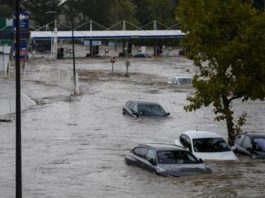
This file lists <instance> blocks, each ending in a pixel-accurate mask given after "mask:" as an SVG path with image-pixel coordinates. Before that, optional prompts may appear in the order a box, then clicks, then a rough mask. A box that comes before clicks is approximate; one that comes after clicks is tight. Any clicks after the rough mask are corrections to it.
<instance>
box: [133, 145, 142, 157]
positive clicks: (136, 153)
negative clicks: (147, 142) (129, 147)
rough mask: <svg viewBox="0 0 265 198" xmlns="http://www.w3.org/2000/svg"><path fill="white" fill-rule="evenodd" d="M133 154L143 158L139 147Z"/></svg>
mask: <svg viewBox="0 0 265 198" xmlns="http://www.w3.org/2000/svg"><path fill="white" fill-rule="evenodd" d="M133 153H134V154H135V155H137V156H139V157H140V156H141V148H139V147H137V148H135V149H134V150H133Z"/></svg>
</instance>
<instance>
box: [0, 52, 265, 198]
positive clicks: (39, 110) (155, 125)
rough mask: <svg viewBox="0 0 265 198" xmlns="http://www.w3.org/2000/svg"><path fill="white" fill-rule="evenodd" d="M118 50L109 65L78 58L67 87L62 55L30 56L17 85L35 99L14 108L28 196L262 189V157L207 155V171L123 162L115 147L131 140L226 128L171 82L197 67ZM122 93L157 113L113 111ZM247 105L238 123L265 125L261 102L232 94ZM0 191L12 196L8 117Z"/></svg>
mask: <svg viewBox="0 0 265 198" xmlns="http://www.w3.org/2000/svg"><path fill="white" fill-rule="evenodd" d="M124 62H125V60H122V59H120V60H118V61H117V63H116V64H115V68H114V74H113V75H112V74H111V64H110V63H109V60H108V59H80V60H78V61H77V71H78V73H79V79H80V90H81V95H80V96H77V97H72V96H70V97H69V95H70V94H71V92H72V88H71V85H72V84H71V83H72V82H71V72H72V65H71V60H70V59H69V60H61V61H56V62H54V61H49V60H46V59H38V60H34V61H32V62H31V63H29V64H28V65H27V67H26V70H25V72H24V73H23V75H24V76H23V82H22V86H23V91H24V92H25V93H26V94H27V95H28V96H29V97H31V98H32V99H33V100H35V101H36V102H37V104H38V105H37V106H35V107H34V108H31V109H29V110H27V111H25V112H23V115H22V137H23V142H22V145H23V154H22V155H23V194H24V197H27V198H36V197H39V198H58V197H65V198H87V197H91V198H93V197H111V198H112V197H113V198H114V197H115V198H135V197H140V198H141V197H142V198H149V197H152V198H153V197H155V198H160V197H161V198H171V197H180V198H182V197H183V198H186V197H189V198H193V197H213V198H217V197H240V198H241V197H246V198H248V197H253V198H254V197H255V198H258V197H260V198H261V197H264V193H265V189H264V176H265V173H264V172H265V166H264V164H265V161H264V160H250V159H248V158H247V157H240V160H239V161H237V162H207V164H208V165H209V166H210V167H211V168H212V170H213V174H212V175H204V176H196V177H182V178H164V177H159V176H157V175H155V174H152V173H149V172H146V171H144V170H142V169H139V168H136V167H131V166H127V165H125V163H124V161H123V160H124V155H125V154H126V153H127V152H128V151H129V150H130V149H131V148H132V147H134V146H135V145H136V144H138V143H150V142H164V143H174V139H175V138H177V137H178V135H179V134H180V133H181V132H183V131H185V130H194V129H199V130H207V131H215V132H218V133H219V134H221V135H223V136H225V137H226V126H225V124H224V123H222V122H221V123H217V122H214V121H213V117H214V114H213V112H212V111H211V108H204V109H201V110H199V111H197V112H192V113H187V112H185V111H184V110H183V106H184V105H185V104H187V101H186V97H187V95H188V94H191V93H192V92H193V89H192V88H191V87H185V86H182V87H172V86H169V85H168V84H167V80H168V78H169V77H171V76H172V75H173V76H174V75H183V76H192V75H193V74H194V73H195V72H196V70H195V68H193V66H192V64H191V62H190V61H188V60H187V59H185V58H182V57H174V58H159V59H153V58H152V59H140V60H138V59H137V60H136V59H130V62H131V66H130V68H129V73H130V77H129V78H126V77H124V72H125V64H124ZM130 99H144V100H151V101H155V102H158V103H160V104H161V105H162V106H163V107H164V108H165V109H166V111H168V112H170V113H171V115H170V116H169V117H168V118H166V119H146V118H140V119H134V118H131V117H128V116H123V115H122V106H123V105H124V103H125V102H126V101H127V100H130ZM234 107H235V109H236V114H239V113H242V112H246V113H248V117H247V119H248V120H247V123H246V125H245V126H244V130H251V131H252V130H254V131H259V132H263V133H265V127H264V126H265V122H264V115H265V103H264V102H259V101H257V102H249V103H247V104H241V103H240V102H237V103H235V104H234ZM0 145H1V146H0V160H1V161H0V169H1V172H0V177H1V180H0V195H1V196H0V197H3V198H14V197H15V153H14V152H15V122H11V123H0Z"/></svg>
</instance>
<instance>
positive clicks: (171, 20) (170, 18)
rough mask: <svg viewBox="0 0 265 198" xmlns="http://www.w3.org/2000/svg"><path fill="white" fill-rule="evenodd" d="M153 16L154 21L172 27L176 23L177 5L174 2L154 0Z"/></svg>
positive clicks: (170, 0) (152, 2)
mask: <svg viewBox="0 0 265 198" xmlns="http://www.w3.org/2000/svg"><path fill="white" fill-rule="evenodd" d="M151 5H152V11H151V16H152V18H153V20H157V21H159V22H161V23H163V24H165V25H167V26H172V25H174V24H175V23H176V19H175V10H176V6H177V3H176V1H172V0H163V1H161V0H152V1H151Z"/></svg>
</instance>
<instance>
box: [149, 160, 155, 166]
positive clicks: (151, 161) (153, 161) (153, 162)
mask: <svg viewBox="0 0 265 198" xmlns="http://www.w3.org/2000/svg"><path fill="white" fill-rule="evenodd" d="M148 161H149V162H150V163H151V164H152V165H156V162H155V160H154V159H148Z"/></svg>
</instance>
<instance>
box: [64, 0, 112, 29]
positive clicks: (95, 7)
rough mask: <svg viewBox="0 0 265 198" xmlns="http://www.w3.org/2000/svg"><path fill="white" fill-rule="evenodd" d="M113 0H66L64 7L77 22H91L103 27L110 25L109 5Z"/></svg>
mask: <svg viewBox="0 0 265 198" xmlns="http://www.w3.org/2000/svg"><path fill="white" fill-rule="evenodd" d="M113 2H115V0H108V1H106V0H89V1H88V0H68V1H67V2H66V3H65V5H66V6H68V7H69V8H71V10H72V12H73V13H74V14H75V16H77V18H78V19H79V22H80V23H82V22H86V21H89V20H93V21H95V22H97V23H99V24H101V25H103V26H109V24H112V19H111V17H110V16H111V14H110V10H111V7H112V6H111V5H112V4H113Z"/></svg>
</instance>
